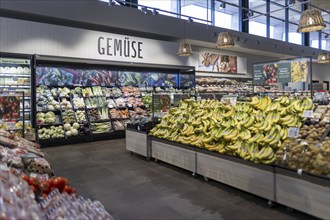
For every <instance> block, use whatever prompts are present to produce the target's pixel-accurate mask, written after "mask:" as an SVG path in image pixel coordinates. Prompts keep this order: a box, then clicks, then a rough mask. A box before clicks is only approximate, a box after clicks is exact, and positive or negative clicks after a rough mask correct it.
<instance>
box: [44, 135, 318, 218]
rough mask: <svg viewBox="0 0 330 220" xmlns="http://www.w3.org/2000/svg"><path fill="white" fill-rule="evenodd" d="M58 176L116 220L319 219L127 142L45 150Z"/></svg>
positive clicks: (115, 141)
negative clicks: (138, 151)
mask: <svg viewBox="0 0 330 220" xmlns="http://www.w3.org/2000/svg"><path fill="white" fill-rule="evenodd" d="M43 150H44V152H45V153H46V157H47V159H48V160H49V162H50V163H51V164H52V165H53V168H54V170H55V174H57V175H60V176H65V177H67V178H69V179H70V180H71V184H72V185H73V186H75V187H76V188H77V191H78V193H79V194H80V195H82V196H84V197H89V198H92V199H97V200H100V201H101V202H102V203H103V204H104V206H105V207H106V209H107V210H108V211H109V213H110V214H111V215H112V216H113V217H114V218H115V219H116V220H120V219H152V220H156V219H173V220H178V219H200V220H204V219H205V220H209V219H218V220H221V219H254V220H256V219H265V220H266V219H267V220H269V219H281V220H285V219H304V220H305V219H314V218H313V217H311V216H309V215H305V214H303V213H301V212H297V211H295V212H289V211H287V210H286V207H283V206H280V205H276V207H274V208H269V207H268V205H267V201H266V200H265V199H262V198H259V197H256V196H253V195H251V194H248V193H245V192H242V191H240V190H237V189H234V188H232V187H230V186H227V185H223V184H220V183H217V182H215V181H209V182H205V181H204V179H203V178H202V177H197V178H193V177H192V175H191V173H190V172H187V171H184V170H182V169H179V168H176V167H173V166H171V165H168V164H165V163H163V162H159V163H155V162H153V161H147V160H146V159H144V158H143V157H141V156H138V155H135V154H134V155H133V156H131V155H130V153H129V152H128V151H126V150H125V140H124V139H117V140H109V141H99V142H93V143H83V144H77V145H66V146H58V147H49V148H44V149H43Z"/></svg>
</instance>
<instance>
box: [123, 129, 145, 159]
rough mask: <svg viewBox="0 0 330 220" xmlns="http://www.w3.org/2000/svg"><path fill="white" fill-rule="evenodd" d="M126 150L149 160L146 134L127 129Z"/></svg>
mask: <svg viewBox="0 0 330 220" xmlns="http://www.w3.org/2000/svg"><path fill="white" fill-rule="evenodd" d="M126 150H128V151H130V152H133V153H136V154H139V155H142V156H145V157H147V158H149V157H150V150H149V145H148V135H147V133H146V132H142V131H138V130H133V129H127V130H126Z"/></svg>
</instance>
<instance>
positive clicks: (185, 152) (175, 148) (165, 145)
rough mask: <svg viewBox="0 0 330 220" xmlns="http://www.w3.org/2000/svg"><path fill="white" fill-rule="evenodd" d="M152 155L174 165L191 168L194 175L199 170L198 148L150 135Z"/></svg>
mask: <svg viewBox="0 0 330 220" xmlns="http://www.w3.org/2000/svg"><path fill="white" fill-rule="evenodd" d="M150 142H151V143H150V145H151V157H152V158H155V160H156V161H157V160H160V161H164V162H166V163H169V164H172V165H174V166H177V167H180V168H183V169H185V170H189V171H191V172H192V175H195V174H196V171H197V155H196V148H195V147H193V146H188V145H184V144H180V143H176V142H172V141H168V140H163V139H159V138H154V137H150Z"/></svg>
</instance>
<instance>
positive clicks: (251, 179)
mask: <svg viewBox="0 0 330 220" xmlns="http://www.w3.org/2000/svg"><path fill="white" fill-rule="evenodd" d="M196 160H197V174H199V175H202V176H204V178H210V179H213V180H216V181H218V182H220V183H224V184H227V185H230V186H232V187H235V188H238V189H241V190H243V191H246V192H249V193H252V194H254V195H257V196H260V197H262V198H265V199H268V200H269V201H270V202H272V201H275V175H274V168H273V167H272V166H267V165H263V164H255V163H253V162H251V161H246V160H243V159H241V158H237V157H233V156H229V155H222V154H219V153H215V152H211V151H208V150H204V149H200V148H198V149H197V159H196Z"/></svg>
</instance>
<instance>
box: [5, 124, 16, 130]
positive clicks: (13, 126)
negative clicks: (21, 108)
mask: <svg viewBox="0 0 330 220" xmlns="http://www.w3.org/2000/svg"><path fill="white" fill-rule="evenodd" d="M6 126H7V129H8V130H15V129H16V124H15V122H6Z"/></svg>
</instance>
